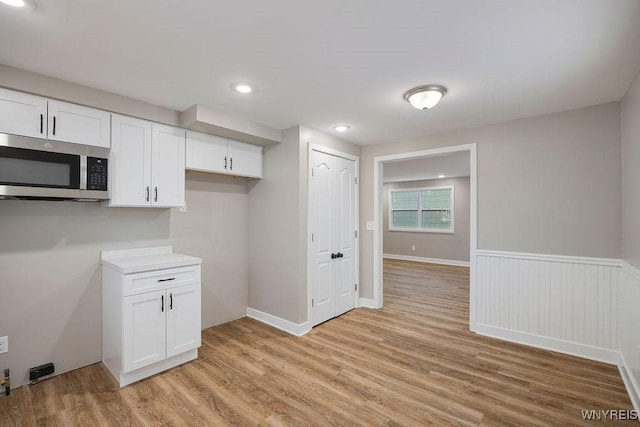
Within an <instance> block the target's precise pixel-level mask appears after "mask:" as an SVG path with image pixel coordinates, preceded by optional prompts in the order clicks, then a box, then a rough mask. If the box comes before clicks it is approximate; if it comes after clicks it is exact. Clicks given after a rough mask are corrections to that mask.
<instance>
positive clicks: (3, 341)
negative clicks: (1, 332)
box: [0, 337, 9, 354]
mask: <svg viewBox="0 0 640 427" xmlns="http://www.w3.org/2000/svg"><path fill="white" fill-rule="evenodd" d="M8 351H9V337H0V354H2V353H7V352H8Z"/></svg>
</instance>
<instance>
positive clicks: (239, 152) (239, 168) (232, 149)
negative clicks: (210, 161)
mask: <svg viewBox="0 0 640 427" xmlns="http://www.w3.org/2000/svg"><path fill="white" fill-rule="evenodd" d="M228 156H229V170H228V172H229V173H230V174H231V175H237V176H247V177H254V178H262V147H260V146H258V145H251V144H245V143H244V142H239V141H232V140H229V149H228Z"/></svg>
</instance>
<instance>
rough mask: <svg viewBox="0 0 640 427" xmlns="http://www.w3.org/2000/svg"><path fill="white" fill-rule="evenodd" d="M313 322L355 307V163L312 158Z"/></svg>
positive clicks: (319, 156) (330, 157)
mask: <svg viewBox="0 0 640 427" xmlns="http://www.w3.org/2000/svg"><path fill="white" fill-rule="evenodd" d="M309 168H310V171H311V176H310V177H309V180H310V181H309V222H310V228H311V230H310V231H311V234H312V241H311V244H310V254H311V256H310V265H309V273H310V274H309V278H310V281H311V298H312V306H311V320H312V324H313V325H314V326H315V325H318V324H320V323H322V322H325V321H327V320H329V319H331V318H332V317H335V316H339V315H340V314H343V313H345V312H347V311H349V310H351V309H353V308H354V307H355V303H356V291H355V283H356V282H355V269H356V263H355V253H356V251H355V241H356V237H355V230H356V226H355V208H356V207H355V201H356V199H355V162H354V161H353V160H348V159H344V158H341V157H337V156H333V155H330V154H326V153H323V152H319V151H316V150H312V151H311V152H310V155H309Z"/></svg>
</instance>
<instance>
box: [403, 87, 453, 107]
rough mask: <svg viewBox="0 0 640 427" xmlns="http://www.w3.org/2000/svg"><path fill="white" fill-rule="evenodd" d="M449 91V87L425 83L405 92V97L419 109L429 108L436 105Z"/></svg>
mask: <svg viewBox="0 0 640 427" xmlns="http://www.w3.org/2000/svg"><path fill="white" fill-rule="evenodd" d="M446 93H447V88H446V87H444V86H440V85H425V86H418V87H414V88H413V89H410V90H408V91H407V92H406V93H405V94H404V99H405V100H406V101H408V102H409V103H410V104H411V105H413V107H414V108H417V109H418V110H428V109H430V108H433V107H435V105H436V104H437V103H438V102H440V99H442V97H443V96H444V95H445V94H446Z"/></svg>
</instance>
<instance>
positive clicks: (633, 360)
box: [618, 75, 640, 410]
mask: <svg viewBox="0 0 640 427" xmlns="http://www.w3.org/2000/svg"><path fill="white" fill-rule="evenodd" d="M639 118H640V75H639V76H636V78H635V80H634V81H633V82H632V83H631V86H630V87H629V89H628V90H627V93H626V94H625V96H624V99H623V100H622V163H623V165H622V257H623V259H624V261H625V262H626V263H627V266H626V268H625V271H624V274H623V283H622V289H621V292H620V307H619V313H618V318H619V321H618V324H619V329H618V334H619V343H620V344H619V349H620V352H621V354H622V357H623V364H624V367H625V370H626V374H627V375H628V377H629V379H628V381H629V382H630V383H631V385H632V388H633V393H635V395H632V398H633V397H635V404H636V409H638V410H640V329H639V328H638V325H640V306H639V305H640V120H639Z"/></svg>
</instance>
